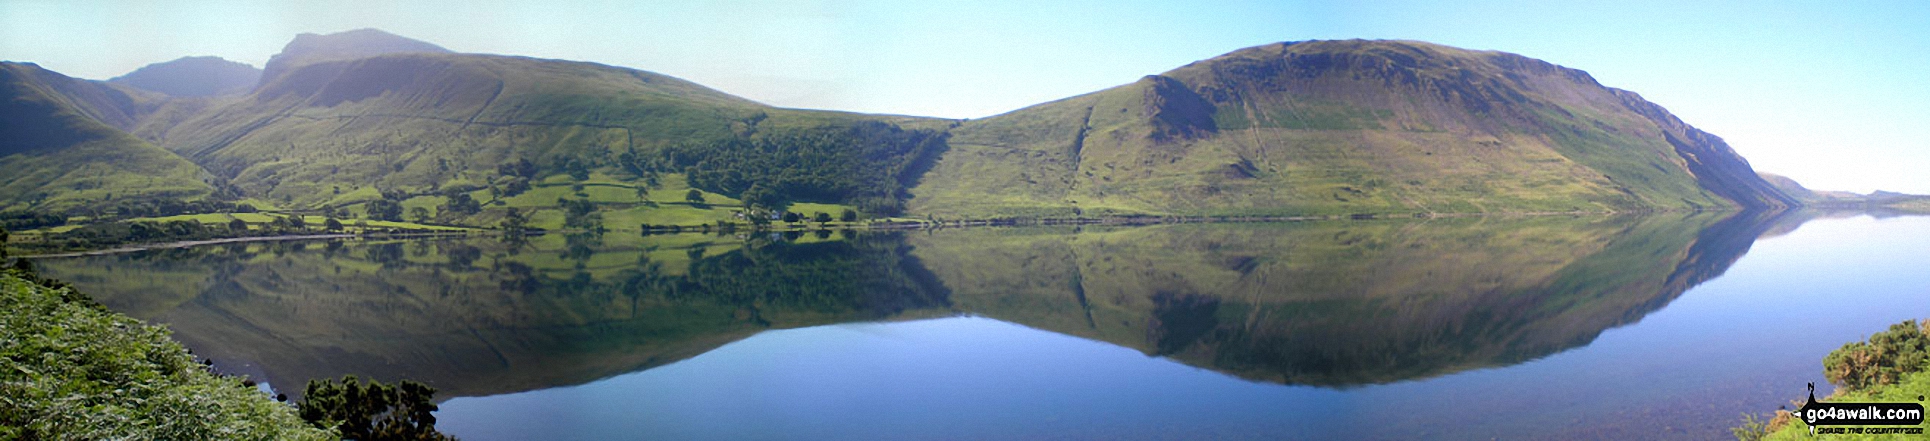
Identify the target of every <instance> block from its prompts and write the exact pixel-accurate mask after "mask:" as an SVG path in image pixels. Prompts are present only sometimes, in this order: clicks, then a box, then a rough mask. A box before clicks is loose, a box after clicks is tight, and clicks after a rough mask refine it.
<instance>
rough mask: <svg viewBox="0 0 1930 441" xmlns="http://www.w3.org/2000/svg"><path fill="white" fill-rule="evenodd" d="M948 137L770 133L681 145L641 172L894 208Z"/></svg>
mask: <svg viewBox="0 0 1930 441" xmlns="http://www.w3.org/2000/svg"><path fill="white" fill-rule="evenodd" d="M945 137H946V135H945V134H944V133H942V132H938V131H935V130H928V129H911V130H907V129H904V128H901V127H898V126H896V125H892V124H890V123H884V122H876V121H871V122H860V123H856V124H853V125H851V126H849V127H841V128H821V129H813V130H796V131H785V132H781V133H766V134H762V135H761V136H758V137H752V138H729V139H724V140H720V141H715V142H711V143H699V144H678V145H674V146H671V147H667V148H664V149H662V150H661V151H658V152H656V155H655V156H645V157H643V158H642V159H640V161H643V162H644V163H646V164H647V165H648V166H646V167H640V168H644V169H657V168H668V170H664V171H679V170H680V171H683V172H684V173H685V174H686V175H687V176H688V177H689V179H690V184H691V186H693V187H697V188H701V189H704V190H709V191H712V192H716V193H722V194H742V195H746V197H748V198H750V199H751V202H750V203H753V204H756V205H759V206H763V207H767V208H781V207H783V206H784V205H785V204H787V203H789V202H791V201H821V202H843V203H852V204H857V205H859V206H860V208H863V209H865V210H866V211H873V212H881V213H897V212H899V211H901V210H903V208H904V201H903V199H904V198H906V197H908V196H909V195H908V194H907V193H906V192H905V188H906V187H908V186H909V185H910V184H912V183H914V182H915V181H916V180H917V178H918V176H919V175H920V174H922V173H923V171H924V167H925V165H926V163H928V162H929V161H930V160H931V158H933V157H935V156H936V155H937V154H938V153H939V152H940V151H942V150H943V148H944V143H945Z"/></svg>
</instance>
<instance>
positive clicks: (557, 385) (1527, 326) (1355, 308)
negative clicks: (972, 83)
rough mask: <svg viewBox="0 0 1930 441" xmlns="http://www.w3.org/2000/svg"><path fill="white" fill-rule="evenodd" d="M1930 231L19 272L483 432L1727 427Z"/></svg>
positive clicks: (234, 350)
mask: <svg viewBox="0 0 1930 441" xmlns="http://www.w3.org/2000/svg"><path fill="white" fill-rule="evenodd" d="M1923 262H1930V217H1892V216H1872V215H1869V214H1863V213H1818V212H1793V213H1772V214H1761V213H1745V214H1736V213H1674V214H1657V215H1645V216H1580V217H1575V216H1534V217H1495V216H1490V217H1469V218H1446V219H1414V220H1358V221H1316V222H1290V223H1232V224H1225V223H1222V224H1178V225H1155V226H1139V227H1113V226H1084V227H1073V226H1063V227H1012V228H997V227H986V228H954V229H941V230H935V231H907V232H885V231H857V232H848V231H841V232H829V231H825V232H807V233H802V234H795V233H794V234H770V233H759V234H749V235H744V236H735V235H731V236H716V235H696V234H683V235H657V236H638V235H636V234H635V233H609V234H605V235H603V236H601V237H594V236H586V235H575V236H570V235H548V236H540V237H532V238H527V239H526V240H509V241H506V240H502V239H500V238H495V237H480V238H434V239H406V240H405V239H351V240H335V241H307V242H274V243H251V244H227V245H215V246H204V247H194V248H182V249H167V250H151V251H143V252H136V253H128V254H119V255H110V256H93V257H77V258H56V259H43V260H41V261H38V262H36V263H35V264H36V265H38V266H39V267H40V268H41V270H42V272H43V273H44V274H46V275H49V276H51V277H54V278H58V279H62V280H66V281H69V282H71V283H73V284H74V285H76V286H77V287H79V288H80V289H82V290H84V291H85V292H87V293H89V294H91V295H93V296H95V297H96V298H97V299H99V300H100V301H101V302H102V303H104V304H106V305H107V306H108V307H109V308H111V309H114V310H116V311H120V312H123V313H126V314H129V315H132V316H134V317H137V318H141V319H144V320H148V321H150V322H155V323H163V324H167V325H168V326H170V327H171V328H172V329H173V330H174V332H175V338H177V339H179V340H181V341H182V342H184V343H185V344H187V345H188V346H189V347H190V348H192V349H193V350H194V351H195V353H196V354H199V355H202V356H205V357H209V358H211V359H213V360H214V361H215V363H216V366H217V368H219V369H221V370H222V371H224V372H230V373H238V374H245V375H249V376H250V377H253V378H255V379H258V380H263V381H265V382H266V383H267V384H271V385H273V386H274V387H276V388H278V389H281V390H282V391H283V392H287V393H290V394H291V395H293V394H295V393H298V392H300V389H301V385H302V384H304V383H305V382H307V381H308V380H310V379H320V378H339V377H340V376H342V375H343V374H356V375H360V376H362V377H365V378H367V377H373V378H377V379H382V380H397V379H403V378H407V379H414V380H417V381H421V382H424V383H427V384H429V385H431V386H434V387H436V388H437V389H438V390H439V393H438V399H440V400H442V403H441V407H442V409H441V411H439V412H438V413H437V416H438V418H439V419H440V421H439V427H440V428H441V429H443V431H445V432H447V433H450V434H453V435H456V436H459V437H462V438H464V439H471V440H492V439H610V438H649V439H732V440H739V439H987V438H990V439H1383V438H1396V439H1406V438H1455V439H1473V438H1481V439H1488V438H1495V437H1500V438H1509V439H1516V438H1556V439H1590V438H1602V439H1653V438H1694V439H1700V438H1728V437H1730V435H1729V432H1728V428H1729V427H1731V426H1734V425H1737V424H1738V423H1739V422H1740V419H1741V417H1740V416H1741V414H1742V413H1744V412H1751V413H1763V412H1767V411H1771V410H1774V409H1776V408H1777V406H1778V405H1781V404H1787V403H1788V402H1789V400H1791V399H1798V398H1802V397H1803V396H1804V394H1805V392H1806V391H1805V389H1804V384H1805V383H1808V382H1816V383H1818V386H1819V388H1821V389H1823V390H1819V391H1817V392H1818V393H1819V395H1820V394H1822V393H1826V392H1827V391H1828V387H1827V385H1826V384H1825V382H1824V381H1823V379H1822V373H1821V370H1822V368H1821V359H1822V357H1823V355H1824V354H1827V353H1828V352H1829V351H1830V350H1832V349H1835V348H1837V347H1839V346H1841V345H1842V344H1844V343H1847V342H1850V341H1855V340H1861V339H1863V338H1865V337H1866V336H1868V335H1869V334H1871V333H1874V332H1877V331H1880V330H1883V329H1885V328H1886V327H1887V326H1888V325H1890V324H1892V323H1896V322H1899V321H1902V320H1905V319H1911V318H1923V317H1930V271H1925V270H1924V268H1925V266H1924V263H1923Z"/></svg>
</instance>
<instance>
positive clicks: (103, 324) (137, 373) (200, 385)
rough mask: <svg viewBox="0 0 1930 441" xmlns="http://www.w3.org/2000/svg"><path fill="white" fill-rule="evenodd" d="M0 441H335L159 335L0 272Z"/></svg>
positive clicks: (60, 290)
mask: <svg viewBox="0 0 1930 441" xmlns="http://www.w3.org/2000/svg"><path fill="white" fill-rule="evenodd" d="M0 402H3V403H6V405H4V406H0V439H311V440H323V439H336V438H335V437H333V436H331V435H330V434H328V433H327V432H324V431H321V430H315V429H311V428H308V427H306V426H305V425H303V424H302V423H301V421H300V420H299V419H297V418H296V416H295V412H294V409H292V408H289V407H288V406H287V405H284V404H281V403H276V402H275V401H274V400H272V399H270V398H269V397H268V396H267V395H264V394H262V393H260V392H258V391H256V390H255V389H254V388H252V387H248V386H244V385H243V384H242V383H241V382H240V381H239V380H237V379H235V378H230V377H222V376H219V375H215V374H213V373H210V372H208V370H207V369H205V368H203V367H202V365H201V364H200V363H197V362H196V361H195V360H194V357H193V356H191V355H189V354H188V353H187V350H186V349H185V348H183V347H182V346H181V345H180V344H179V343H176V342H174V341H172V340H170V339H168V332H167V330H166V329H164V328H161V327H158V326H151V325H146V324H143V323H141V322H140V321H138V320H135V319H133V318H129V317H127V316H124V315H120V314H116V313H113V312H109V311H107V310H106V309H105V308H102V307H100V306H99V305H98V304H96V303H93V302H92V301H91V300H88V299H87V297H86V296H85V295H81V294H80V293H78V292H75V291H74V290H73V289H72V288H68V287H62V286H57V284H44V283H38V282H34V281H31V280H29V279H28V278H23V277H22V274H21V273H20V272H18V271H10V272H0Z"/></svg>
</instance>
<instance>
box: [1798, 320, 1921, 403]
mask: <svg viewBox="0 0 1930 441" xmlns="http://www.w3.org/2000/svg"><path fill="white" fill-rule="evenodd" d="M1926 325H1930V322H1925V323H1924V324H1923V325H1919V324H1918V323H1917V321H1916V320H1906V321H1904V322H1902V323H1897V324H1894V325H1890V329H1889V330H1886V331H1883V332H1879V333H1876V335H1872V336H1870V339H1869V341H1868V342H1852V343H1849V344H1846V345H1843V347H1842V348H1838V349H1836V350H1834V351H1830V353H1829V356H1828V357H1825V358H1823V377H1824V378H1826V379H1828V380H1829V381H1830V382H1831V383H1835V384H1837V385H1839V386H1843V387H1845V388H1849V389H1851V390H1860V389H1866V388H1870V387H1873V386H1881V385H1889V384H1896V382H1897V380H1898V379H1900V378H1903V376H1904V375H1906V374H1909V373H1911V372H1916V371H1918V370H1921V369H1923V367H1924V363H1925V362H1926V361H1930V358H1926V355H1930V335H1926V332H1925V331H1926V329H1925V327H1926Z"/></svg>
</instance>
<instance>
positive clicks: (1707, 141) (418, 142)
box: [0, 29, 1799, 229]
mask: <svg viewBox="0 0 1930 441" xmlns="http://www.w3.org/2000/svg"><path fill="white" fill-rule="evenodd" d="M181 63H182V62H181V61H180V60H177V61H176V62H171V63H163V65H171V64H172V65H176V66H172V69H174V70H183V69H187V68H188V67H193V66H185V65H180V64H181ZM10 66H11V67H9V72H10V74H9V76H8V78H10V80H9V83H11V84H16V85H15V86H9V87H10V88H9V89H8V90H10V91H12V92H11V93H12V95H14V96H20V97H22V98H19V99H16V100H14V101H12V102H10V103H9V104H8V105H9V106H11V107H10V109H11V110H9V112H10V113H9V114H8V119H7V121H8V122H9V125H8V126H7V129H6V130H8V131H9V134H11V135H12V136H10V137H9V141H7V142H8V143H9V144H8V145H9V146H14V145H19V146H27V145H30V144H31V145H32V146H34V147H31V148H29V147H9V149H10V150H7V152H9V154H10V156H9V157H8V159H7V160H6V161H8V162H6V163H5V165H7V166H9V167H13V168H15V169H19V170H23V171H22V172H19V173H15V174H14V175H13V176H17V177H16V178H14V179H13V180H11V181H9V182H7V183H6V184H5V185H7V187H6V188H5V193H3V194H0V196H5V197H6V198H7V199H6V202H7V203H8V204H10V205H9V206H11V207H14V208H33V209H36V210H65V209H71V208H77V207H87V208H89V209H90V210H93V211H95V212H100V211H103V210H106V208H104V207H112V206H113V200H119V199H140V198H171V199H194V198H205V197H207V196H208V195H210V194H219V195H221V196H222V197H223V198H224V199H226V200H233V201H239V202H246V203H248V204H250V205H252V206H254V207H257V208H264V209H271V210H287V211H299V212H304V213H308V214H316V215H333V216H337V217H341V216H348V217H358V218H360V217H370V218H379V219H383V220H390V221H400V220H411V221H418V222H432V223H441V224H453V225H472V226H495V225H498V224H499V223H500V222H502V221H504V220H507V219H510V218H512V216H511V215H510V213H511V211H510V210H512V209H514V210H517V211H516V216H517V217H522V218H526V219H528V225H530V226H535V227H541V228H563V227H572V228H573V227H584V228H590V227H594V226H596V225H605V226H608V227H610V228H616V229H637V228H641V227H642V226H643V225H644V224H649V225H685V226H693V225H698V224H715V223H717V222H737V223H743V222H745V221H746V220H745V218H743V217H741V215H742V213H743V212H746V211H760V210H766V209H769V210H784V209H786V208H788V207H790V206H791V205H792V204H794V203H804V204H813V205H808V206H809V207H813V208H812V209H813V210H817V209H823V210H826V211H827V212H830V213H839V212H842V211H843V210H846V209H851V210H854V211H856V212H859V213H862V215H863V216H865V217H868V218H877V217H887V216H918V217H925V216H933V217H938V218H946V219H955V218H992V217H1067V216H1103V215H1137V214H1160V215H1164V214H1175V215H1351V214H1379V215H1406V214H1423V213H1495V212H1629V211H1652V210H1698V209H1729V208H1775V207H1784V206H1793V205H1796V204H1798V203H1799V202H1798V201H1797V200H1796V199H1795V198H1792V197H1791V196H1789V195H1785V194H1784V193H1783V191H1781V190H1778V189H1777V187H1775V186H1772V185H1771V184H1770V183H1769V182H1765V181H1764V180H1763V179H1762V178H1760V177H1758V176H1757V175H1756V173H1755V172H1754V171H1753V170H1752V169H1751V168H1750V167H1749V165H1748V163H1747V162H1746V161H1744V160H1743V159H1742V158H1741V157H1740V156H1738V155H1736V153H1735V152H1734V151H1733V150H1731V149H1730V148H1729V147H1728V146H1727V145H1726V144H1724V143H1723V141H1722V140H1721V139H1720V138H1717V137H1715V136H1713V135H1710V134H1708V133H1704V132H1702V131H1700V130H1696V129H1695V128H1693V127H1690V126H1688V125H1687V124H1684V123H1683V122H1682V121H1680V120H1679V119H1676V118H1675V117H1674V116H1672V115H1670V114H1669V113H1668V112H1667V111H1666V110H1663V109H1662V108H1661V107H1659V106H1656V105H1655V104H1653V103H1649V102H1647V101H1645V100H1643V99H1642V98H1641V97H1640V96H1637V95H1635V94H1634V93H1631V92H1627V91H1622V90H1617V89H1613V88H1608V87H1604V86H1602V85H1600V84H1598V83H1596V82H1595V81H1594V79H1593V78H1591V77H1589V76H1588V74H1587V73H1585V72H1582V71H1578V70H1573V69H1567V68H1563V67H1560V66H1555V65H1552V64H1548V63H1545V62H1542V61H1538V60H1534V59H1530V58H1526V57H1522V56H1519V55H1514V54H1507V53H1501V52H1488V51H1469V50H1462V49H1455V48H1450V47H1445V46H1438V45H1433V44H1427V43H1418V42H1403V41H1359V40H1353V41H1312V42H1301V43H1281V44H1274V45H1266V46H1259V47H1253V48H1247V49H1242V50H1239V51H1234V52H1232V53H1228V54H1226V55H1222V56H1219V57H1215V58H1212V59H1209V60H1203V61H1200V62H1196V63H1192V64H1188V65H1186V66H1182V67H1180V68H1178V69H1174V70H1171V71H1168V72H1165V73H1162V74H1159V75H1150V76H1147V77H1145V78H1143V79H1141V80H1140V81H1137V82H1134V83H1132V84H1127V85H1122V86H1118V87H1114V88H1111V89H1106V90H1102V91H1098V92H1094V93H1091V94H1086V95H1080V96H1076V97H1071V98H1066V99H1063V100H1059V101H1054V102H1050V103H1045V104H1040V105H1036V106H1032V107H1029V108H1025V109H1021V110H1017V111H1014V112H1011V113H1007V114H1004V115H998V116H994V117H990V118H985V119H981V120H972V121H956V120H946V119H935V118H920V117H908V116H894V115H866V114H855V113H845V112H834V111H818V110H802V109H783V108H776V107H771V106H767V105H764V104H761V103H757V102H754V101H750V100H747V99H743V98H739V97H736V96H732V95H729V94H726V93H723V92H720V91H717V90H713V89H710V88H707V87H704V86H702V85H699V84H696V83H692V82H689V81H685V80H681V79H677V78H672V77H668V76H664V75H660V74H655V73H651V72H646V71H640V70H635V69H628V68H622V67H614V66H607V65H601V64H595V63H586V62H575V61H561V60H546V59H535V58H527V57H514V56H501V55H483V54H460V53H452V52H449V51H448V50H446V49H443V48H441V47H439V46H436V45H433V44H430V43H426V42H421V41H416V40H411V39H407V38H403V37H399V36H395V35H392V34H387V33H384V32H381V31H376V30H369V29H365V30H357V31H349V32H343V33H337V34H329V35H314V34H303V35H301V36H298V37H297V38H296V39H295V40H294V41H293V42H290V43H289V44H288V45H287V46H286V47H285V48H284V49H283V52H282V53H281V54H278V55H276V56H275V57H274V58H273V59H272V60H271V61H270V62H269V63H268V66H267V68H266V69H265V70H264V71H263V72H262V73H261V77H260V80H259V82H257V83H256V84H255V85H253V86H252V87H250V88H248V92H247V93H245V94H230V95H220V96H170V95H166V94H161V93H154V92H148V91H142V90H138V89H135V88H132V87H126V86H120V85H116V84H107V83H98V82H88V81H78V80H72V79H69V78H66V77H62V76H59V75H58V74H54V73H51V72H47V71H45V70H41V69H39V68H37V67H31V66H30V65H10ZM161 67H165V66H161V65H157V66H155V67H151V68H149V69H143V71H150V70H154V71H156V72H158V71H159V70H157V69H160V68H161ZM229 67H233V66H229ZM243 67H245V66H243ZM188 70H192V69H188ZM139 73H140V72H137V73H136V74H139ZM164 73H165V72H164ZM136 74H130V75H129V76H128V77H126V78H135V77H138V76H139V75H136ZM56 77H57V78H58V79H59V80H58V81H56V80H54V78H56ZM230 83H233V82H232V81H230V82H228V83H223V84H226V85H225V86H223V87H225V89H222V90H235V87H236V86H235V85H234V84H230ZM152 87H160V86H152ZM197 90H198V89H197ZM36 118H38V119H36ZM15 122H18V123H17V124H16V123H15ZM129 134H131V135H132V136H129ZM136 138H138V139H136ZM143 140H144V141H146V143H142V142H141V141H143ZM149 143H151V144H153V145H158V146H160V147H161V148H163V149H165V150H166V151H167V152H172V153H173V154H175V155H179V158H175V157H171V156H170V155H167V154H166V152H157V151H154V150H153V149H152V148H151V147H147V148H142V147H143V146H146V145H147V144H149ZM48 146H78V147H76V148H66V149H50V148H46V147H48ZM29 150H32V151H35V152H42V153H43V154H39V155H17V154H13V153H15V152H25V151H29ZM47 152H69V153H74V154H78V153H77V152H86V153H87V155H88V156H87V157H88V158H95V159H88V160H87V161H95V162H90V163H87V164H81V162H84V161H83V160H81V159H75V158H66V159H62V157H53V156H49V155H48V154H44V153H47ZM98 158H117V159H113V160H111V161H101V160H100V159H98ZM182 158H185V159H186V161H188V162H191V163H192V165H195V166H198V167H199V170H196V169H195V168H194V167H184V163H183V161H181V159H182ZM133 176H139V179H138V180H136V179H134V178H133ZM137 181H138V182H137ZM693 191H694V193H693ZM693 196H694V198H693ZM805 214H807V215H808V214H810V213H808V212H807V213H805ZM405 218H406V219H405Z"/></svg>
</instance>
